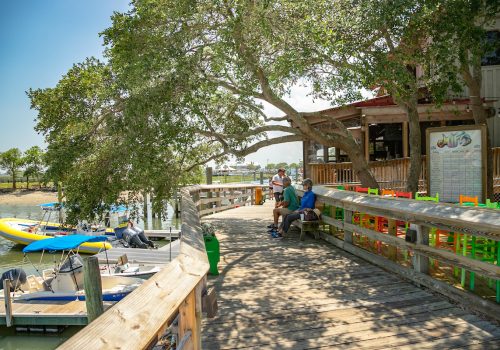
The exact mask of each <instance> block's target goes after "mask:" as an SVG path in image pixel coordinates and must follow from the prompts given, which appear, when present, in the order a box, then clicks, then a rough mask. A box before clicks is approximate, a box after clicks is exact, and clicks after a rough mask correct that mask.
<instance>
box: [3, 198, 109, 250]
mask: <svg viewBox="0 0 500 350" xmlns="http://www.w3.org/2000/svg"><path fill="white" fill-rule="evenodd" d="M40 208H42V210H43V216H42V219H41V220H39V221H35V220H29V219H16V218H4V219H0V236H1V237H3V238H5V239H7V240H9V241H12V242H15V243H18V244H22V245H29V244H31V243H33V242H36V241H40V240H44V239H47V238H53V237H58V236H66V235H73V234H85V235H90V236H98V235H113V236H114V230H113V229H106V228H102V227H96V226H94V227H92V226H89V225H86V226H85V227H83V226H82V225H79V226H78V227H67V226H64V225H62V224H60V223H55V222H51V221H50V220H51V217H52V216H53V215H54V214H55V215H54V216H58V215H59V212H60V211H61V206H60V205H59V204H58V203H45V204H41V205H40ZM103 248H105V249H111V248H112V246H111V244H110V243H108V242H105V243H103V242H86V243H84V244H82V246H81V247H80V251H81V252H82V253H88V254H95V253H98V252H100V251H101V250H102V249H103Z"/></svg>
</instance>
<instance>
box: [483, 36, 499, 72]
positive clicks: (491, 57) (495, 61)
mask: <svg viewBox="0 0 500 350" xmlns="http://www.w3.org/2000/svg"><path fill="white" fill-rule="evenodd" d="M486 40H487V42H488V44H489V45H490V46H491V47H492V50H491V51H490V52H488V53H487V54H485V55H484V56H483V58H482V59H481V65H482V66H493V65H500V31H498V30H494V31H489V32H486Z"/></svg>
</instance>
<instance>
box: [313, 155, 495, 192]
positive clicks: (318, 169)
mask: <svg viewBox="0 0 500 350" xmlns="http://www.w3.org/2000/svg"><path fill="white" fill-rule="evenodd" d="M492 153H493V181H494V193H495V194H500V147H499V148H493V149H492ZM369 166H370V171H371V173H372V174H373V175H374V176H375V179H376V180H377V182H378V183H379V185H380V188H391V189H394V190H400V191H403V190H404V189H405V187H406V178H407V176H408V171H409V168H410V158H399V159H392V160H384V161H376V162H370V163H369ZM309 167H310V169H311V174H310V175H309V177H310V178H311V179H312V180H313V183H315V184H339V185H341V184H344V183H358V182H359V179H358V177H357V176H356V174H355V172H354V171H353V168H352V163H350V162H346V163H311V164H309ZM426 175H427V163H426V158H425V156H422V170H421V172H420V182H419V191H423V192H426V188H427V184H426ZM499 200H500V199H499Z"/></svg>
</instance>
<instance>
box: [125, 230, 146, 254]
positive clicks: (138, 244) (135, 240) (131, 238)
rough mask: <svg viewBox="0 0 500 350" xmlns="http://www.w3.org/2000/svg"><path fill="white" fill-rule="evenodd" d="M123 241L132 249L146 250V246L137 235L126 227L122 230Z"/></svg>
mask: <svg viewBox="0 0 500 350" xmlns="http://www.w3.org/2000/svg"><path fill="white" fill-rule="evenodd" d="M123 239H124V240H125V242H127V243H128V244H129V245H130V246H131V247H132V248H144V249H146V248H147V247H148V246H147V245H146V244H144V242H142V241H141V239H140V238H139V234H138V233H137V232H136V231H135V230H134V229H132V228H130V227H127V228H126V229H125V230H123Z"/></svg>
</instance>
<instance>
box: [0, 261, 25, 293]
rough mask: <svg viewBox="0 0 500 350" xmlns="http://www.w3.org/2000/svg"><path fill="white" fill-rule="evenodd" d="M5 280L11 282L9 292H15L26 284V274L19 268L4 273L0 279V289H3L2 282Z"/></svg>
mask: <svg viewBox="0 0 500 350" xmlns="http://www.w3.org/2000/svg"><path fill="white" fill-rule="evenodd" d="M7 279H8V280H11V282H12V284H11V286H10V291H11V292H15V291H16V290H20V289H21V285H23V284H25V283H26V281H27V279H26V272H24V270H23V269H22V268H20V267H18V268H15V269H10V270H8V271H5V272H4V273H3V274H2V277H1V278H0V289H3V281H4V280H7Z"/></svg>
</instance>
